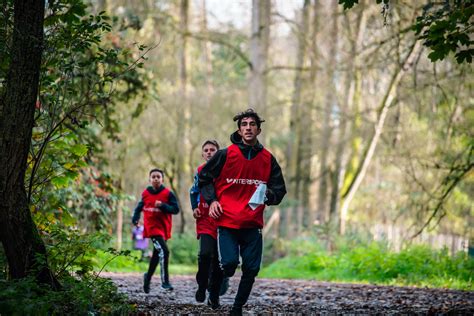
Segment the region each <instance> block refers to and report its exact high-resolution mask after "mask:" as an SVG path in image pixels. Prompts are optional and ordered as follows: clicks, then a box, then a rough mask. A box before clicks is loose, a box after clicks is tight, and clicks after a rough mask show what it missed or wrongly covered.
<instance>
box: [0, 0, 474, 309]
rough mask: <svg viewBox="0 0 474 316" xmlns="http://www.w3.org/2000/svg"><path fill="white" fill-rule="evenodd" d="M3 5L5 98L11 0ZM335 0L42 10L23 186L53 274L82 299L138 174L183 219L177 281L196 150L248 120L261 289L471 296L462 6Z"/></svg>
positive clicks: (186, 256)
mask: <svg viewBox="0 0 474 316" xmlns="http://www.w3.org/2000/svg"><path fill="white" fill-rule="evenodd" d="M4 2H5V4H6V5H5V6H4V9H3V11H2V15H1V22H2V33H1V34H0V36H1V37H2V43H5V44H6V45H3V46H2V47H1V54H2V58H1V64H0V66H1V67H0V70H1V74H0V78H1V81H0V89H1V90H2V95H7V99H6V100H8V96H9V94H8V93H6V94H5V91H7V90H8V80H7V78H8V76H7V74H8V70H9V67H10V66H11V64H12V63H13V62H12V60H14V59H15V55H14V50H13V48H14V47H15V46H14V45H12V46H11V45H9V44H11V42H12V34H13V33H14V32H13V29H14V25H13V16H14V7H15V6H14V4H15V5H16V2H15V3H14V2H13V1H9V0H4ZM339 2H340V3H338V2H337V1H310V0H304V1H282V0H279V1H257V0H254V1H229V2H225V1H219V2H216V1H210V0H199V1H198V0H194V1H188V0H181V1H125V0H116V1H112V0H100V1H93V2H92V3H84V2H82V1H79V0H62V1H49V2H47V3H46V6H45V14H44V16H45V20H44V28H43V33H44V45H43V47H42V48H43V51H42V59H41V68H40V77H39V91H38V94H37V95H38V97H37V99H36V102H35V110H34V127H33V129H32V135H31V146H30V147H29V151H28V153H29V154H28V158H27V163H26V166H25V168H26V170H25V171H26V174H25V176H24V182H25V186H24V187H25V188H26V198H27V202H28V209H29V211H30V212H31V214H32V217H33V220H34V222H35V224H36V226H37V228H38V231H39V235H40V236H41V238H42V240H43V241H44V243H45V245H46V253H45V255H47V258H48V260H49V266H50V268H51V270H52V271H53V275H54V276H55V278H57V279H61V280H63V278H66V275H68V276H70V275H71V273H72V274H74V275H76V276H77V275H78V274H79V275H83V276H84V277H85V279H87V277H86V276H89V278H88V279H87V280H89V281H90V282H91V283H89V285H86V286H85V287H84V289H90V288H91V286H90V284H95V283H94V282H97V280H98V279H97V278H95V277H92V276H91V274H90V273H91V271H94V270H95V271H97V268H95V267H96V266H102V263H105V262H106V261H108V260H109V258H110V259H112V258H114V257H115V256H117V255H120V254H125V255H127V254H129V253H130V252H129V250H130V249H131V242H130V238H131V223H130V218H131V212H132V211H133V208H134V206H135V205H136V204H137V202H138V201H137V198H139V196H140V193H141V191H142V190H143V189H144V188H145V187H146V185H147V178H148V171H149V170H150V169H151V168H153V167H159V168H162V169H164V170H165V185H166V186H168V187H169V188H170V189H171V190H172V191H174V192H175V193H176V195H177V197H178V201H179V204H180V207H181V212H180V214H179V215H178V216H176V217H175V219H174V224H173V234H174V237H173V239H172V240H171V246H170V247H171V249H172V252H173V256H174V257H173V259H172V261H173V260H175V263H182V264H186V265H187V266H192V265H193V264H194V263H195V260H196V249H197V241H196V240H195V237H194V220H193V218H192V212H191V207H190V204H189V198H188V196H189V194H188V192H189V188H190V186H191V184H192V180H193V176H194V173H195V170H196V167H197V166H198V165H199V164H201V163H202V160H201V158H200V150H201V144H202V143H203V141H204V140H206V139H216V140H218V142H219V143H220V144H221V146H222V147H224V146H227V145H228V144H229V143H230V142H229V135H230V134H231V133H232V132H233V131H235V130H236V126H235V122H233V121H232V119H231V118H232V117H233V115H234V114H235V113H237V112H240V111H242V110H245V109H246V108H249V107H252V108H254V109H255V110H257V111H258V112H259V113H260V114H261V115H262V116H263V117H264V118H265V120H266V122H265V123H263V125H262V126H263V133H262V135H261V136H260V138H259V139H260V141H261V142H262V143H263V144H264V146H266V147H267V148H269V150H271V152H272V153H273V154H274V155H275V156H276V157H277V159H278V161H279V162H280V164H281V167H282V169H283V173H284V176H285V180H286V184H287V189H288V194H287V196H286V197H285V199H284V201H283V203H282V204H281V205H279V206H278V207H270V208H268V209H267V211H266V222H267V224H266V228H265V230H264V234H265V237H266V249H265V258H264V265H265V266H266V267H267V268H268V270H267V271H265V269H264V271H263V275H264V276H274V277H275V276H280V277H310V278H314V277H316V275H317V274H318V273H319V274H320V275H319V276H320V277H321V278H323V279H324V278H326V279H336V280H340V279H345V278H346V277H347V279H349V280H362V281H366V282H367V281H368V282H370V281H381V282H388V283H390V282H395V283H396V282H398V281H400V282H401V283H408V284H424V283H423V282H427V283H428V284H431V285H432V286H451V287H459V288H467V289H472V268H473V263H472V259H469V258H468V257H467V251H468V247H469V246H470V245H471V243H472V239H473V237H474V236H473V232H472V228H471V227H472V225H473V215H474V210H473V196H474V186H473V182H474V177H473V172H472V170H473V161H474V160H473V157H472V154H473V146H474V138H473V132H474V131H473V128H472V126H474V113H473V94H472V91H473V89H472V84H473V76H472V66H471V61H472V54H473V50H472V48H471V44H472V38H471V36H470V30H472V20H471V19H470V17H471V16H472V13H473V5H472V2H471V1H446V2H444V3H442V4H439V5H430V4H426V3H425V2H424V1H414V2H413V1H408V2H404V1H375V2H372V1H339ZM359 2H360V3H359ZM40 9H41V8H40ZM466 36H467V39H466ZM6 103H7V102H6ZM5 126H6V125H5ZM2 159H4V157H3V156H2ZM3 162H5V164H4V163H3ZM9 163H10V162H6V160H2V170H3V172H4V173H3V175H5V174H6V172H7V171H8V170H10V165H9ZM13 169H15V168H13V167H12V168H11V170H13ZM3 175H2V176H3ZM5 179H6V178H5ZM5 223H6V222H5ZM11 229H12V230H15V229H16V227H14V226H13V227H12V228H11ZM12 236H15V235H14V234H11V235H9V236H6V233H4V234H3V235H2V243H3V245H4V248H5V249H6V250H5V253H4V254H3V255H2V258H3V259H2V262H3V267H4V269H3V274H4V276H5V278H7V275H12V274H14V273H12V267H13V266H14V265H12V262H13V261H10V257H11V256H10V257H9V251H8V249H10V248H12V247H10V248H9V247H7V246H6V244H5V243H8V242H10V239H8V238H7V237H12ZM20 239H21V238H20ZM469 240H471V243H469ZM12 242H13V241H12ZM419 242H423V243H425V244H429V245H430V248H427V247H416V246H414V244H416V243H419ZM442 247H444V250H430V249H431V248H438V249H439V248H442ZM98 249H102V250H98ZM104 252H106V253H109V256H110V257H107V255H105V254H104ZM20 257H21V256H20ZM25 257H27V256H25ZM45 257H46V256H45ZM97 258H99V259H100V260H99V262H98V261H97ZM440 258H442V259H443V260H444V261H443V260H441V261H442V262H443V263H442V264H444V265H443V266H436V264H435V263H436V262H440ZM297 259H298V260H297ZM411 259H413V260H414V261H410V260H411ZM120 260H122V259H119V260H115V261H116V262H119V261H120ZM7 261H8V263H9V264H7ZM132 262H133V260H131V261H125V263H124V265H125V266H129V268H130V266H132V269H133V268H134V267H135V266H134V263H132ZM344 262H345V263H347V266H344V265H343V263H344ZM402 262H405V263H406V262H410V264H408V265H406V266H403V267H401V263H402ZM122 263H123V262H122ZM372 263H373V264H374V265H373V266H370V264H372ZM440 264H441V263H440ZM430 265H431V266H430ZM109 266H111V265H109ZM343 266H344V269H342V268H341V267H343ZM416 266H417V267H416ZM428 266H429V269H428V268H427V267H428ZM414 267H416V268H414ZM139 268H141V267H140V266H139ZM288 268H290V269H288ZM291 268H293V270H294V271H302V272H301V273H299V274H297V275H285V274H282V271H291ZM99 269H100V268H99ZM331 269H332V270H331ZM417 269H418V270H417ZM423 269H427V270H423ZM430 269H431V270H430ZM440 269H441V274H443V273H444V276H442V275H439V274H437V275H434V276H433V278H431V279H430V281H426V279H424V278H423V277H422V275H423V274H425V275H428V274H430V273H432V272H433V271H436V270H440ZM333 270H344V271H345V273H346V274H347V275H345V276H343V275H341V274H339V275H331V273H332V272H330V271H333ZM415 270H416V271H415ZM178 271H179V269H178ZM94 273H95V272H94ZM94 273H92V275H95V274H94ZM25 274H28V273H25ZM363 274H365V277H360V278H359V277H357V275H363ZM407 275H408V277H407ZM453 275H455V276H453ZM371 277H375V279H371ZM13 278H15V277H13ZM410 278H411V280H410ZM435 279H437V280H438V281H433V280H435ZM440 280H441V281H440ZM31 282H32V283H28V286H30V287H33V285H32V284H33V283H34V282H33V281H31ZM65 282H66V281H64V280H63V281H62V283H63V284H64V283H65ZM430 282H431V283H430ZM53 283H54V282H53ZM86 283H87V282H86ZM67 284H69V283H67ZM2 285H4V286H11V284H10V283H2ZM20 286H24V285H21V284H20ZM109 286H110V284H108V283H106V282H105V283H104V291H113V289H112V288H111V287H109ZM92 292H93V291H92V290H91V292H90V293H92ZM11 293H16V292H11ZM12 297H13V295H12ZM85 301H86V300H85ZM85 301H84V302H82V303H83V304H86V303H85ZM100 304H105V303H104V302H100V303H98V305H100ZM33 306H34V305H33ZM83 307H84V306H83ZM44 308H45V309H46V310H48V308H51V306H49V305H48V306H45V307H44ZM84 308H86V309H87V308H89V307H87V306H85V307H84Z"/></svg>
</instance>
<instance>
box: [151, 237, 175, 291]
mask: <svg viewBox="0 0 474 316" xmlns="http://www.w3.org/2000/svg"><path fill="white" fill-rule="evenodd" d="M150 239H151V241H152V242H153V255H152V256H151V259H150V265H149V266H148V277H149V278H150V279H151V277H152V276H153V273H155V270H156V266H157V265H158V263H159V264H160V272H161V283H164V284H168V283H169V282H170V278H169V273H168V262H169V258H170V251H169V250H168V246H167V245H166V241H165V240H164V239H163V237H161V236H153V237H151V238H150Z"/></svg>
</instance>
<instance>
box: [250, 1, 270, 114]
mask: <svg viewBox="0 0 474 316" xmlns="http://www.w3.org/2000/svg"><path fill="white" fill-rule="evenodd" d="M270 9H271V2H270V0H253V1H252V30H251V38H250V52H249V53H250V62H251V64H252V68H251V70H250V75H249V83H248V84H249V85H248V93H249V106H250V107H253V108H254V109H256V110H257V111H258V112H260V113H261V114H262V117H264V118H265V115H266V104H267V83H266V80H265V79H266V76H265V70H266V68H267V57H268V46H269V41H270Z"/></svg>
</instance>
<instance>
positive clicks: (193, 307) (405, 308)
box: [101, 273, 474, 315]
mask: <svg viewBox="0 0 474 316" xmlns="http://www.w3.org/2000/svg"><path fill="white" fill-rule="evenodd" d="M101 276H103V277H107V278H110V279H112V280H113V281H114V283H115V284H117V286H118V288H119V291H120V292H122V293H125V294H127V295H128V297H129V300H130V302H131V303H133V304H136V306H137V311H138V313H139V314H147V315H158V314H167V315H169V314H175V315H176V314H180V315H200V314H203V315H225V314H227V313H228V312H229V310H230V308H231V306H232V302H233V298H234V296H235V292H236V290H237V286H238V281H239V277H238V276H235V277H233V278H232V279H231V280H230V288H229V291H228V292H227V294H225V295H224V296H221V305H222V306H221V307H220V308H219V309H218V310H217V311H213V310H211V309H210V308H209V307H208V306H207V305H205V304H202V303H201V304H199V303H196V302H195V300H194V293H195V290H196V284H195V280H194V277H193V276H172V277H171V282H172V284H173V286H174V291H164V290H161V289H160V286H159V285H160V283H159V276H157V277H155V278H154V279H153V280H152V284H151V292H150V293H149V294H145V293H143V290H142V274H138V273H102V274H101ZM400 313H401V314H413V313H416V314H426V315H440V314H444V315H446V314H449V315H474V292H466V291H456V290H444V289H424V288H412V287H393V286H376V285H360V284H342V283H326V282H317V281H303V280H272V279H257V281H256V282H255V285H254V288H253V290H252V294H251V295H250V298H249V301H248V303H247V305H246V306H245V307H244V315H272V314H275V315H312V314H313V315H317V314H352V315H353V314H382V315H395V314H400Z"/></svg>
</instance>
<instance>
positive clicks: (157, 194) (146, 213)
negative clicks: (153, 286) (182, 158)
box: [132, 168, 179, 293]
mask: <svg viewBox="0 0 474 316" xmlns="http://www.w3.org/2000/svg"><path fill="white" fill-rule="evenodd" d="M163 179H164V175H163V171H162V170H160V169H156V168H155V169H152V170H151V171H150V174H149V181H150V183H151V186H149V187H147V188H146V189H145V190H144V191H143V193H142V198H141V200H140V202H139V203H138V205H137V207H136V208H135V211H134V214H133V217H132V223H133V224H134V225H138V222H139V221H140V213H141V212H143V219H144V220H143V224H144V225H143V226H144V231H143V237H145V238H150V239H151V241H152V242H153V255H152V256H151V259H150V265H149V266H148V272H146V273H145V274H144V275H143V291H144V292H145V293H150V282H151V278H152V276H153V274H154V273H155V270H156V267H157V265H158V263H160V271H161V288H163V289H165V290H173V286H172V285H171V283H170V280H169V273H168V262H169V254H170V252H169V249H168V246H167V244H166V241H167V240H168V239H170V238H171V227H172V215H176V214H178V213H179V207H178V202H177V200H176V196H175V195H174V194H173V192H171V191H170V190H168V189H167V188H165V187H164V186H163Z"/></svg>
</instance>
